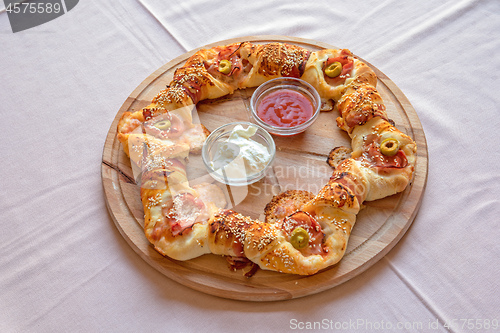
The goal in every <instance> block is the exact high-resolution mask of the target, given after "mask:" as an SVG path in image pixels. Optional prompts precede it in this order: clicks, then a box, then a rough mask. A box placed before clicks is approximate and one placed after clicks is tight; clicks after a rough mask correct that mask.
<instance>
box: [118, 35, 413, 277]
mask: <svg viewBox="0 0 500 333" xmlns="http://www.w3.org/2000/svg"><path fill="white" fill-rule="evenodd" d="M222 62H224V64H225V65H227V66H228V67H227V66H226V68H228V70H227V71H224V70H221V69H220V68H219V65H220V64H221V63H222ZM332 62H339V63H340V64H341V65H342V68H341V72H340V74H339V75H338V76H336V77H329V76H328V75H326V74H325V68H326V67H327V65H328V64H330V63H332ZM221 68H222V67H221ZM283 76H289V77H297V78H301V79H303V80H305V81H307V82H308V83H310V84H311V85H312V86H313V87H315V88H316V90H317V91H318V92H319V94H320V97H321V99H322V100H323V103H324V104H325V105H330V106H332V105H335V108H336V109H338V111H339V113H340V115H339V116H338V118H337V124H338V127H339V128H341V129H343V130H345V131H346V132H347V133H348V135H349V136H350V137H351V139H352V147H351V148H352V149H348V148H337V149H334V150H332V152H331V153H330V155H329V159H328V164H329V165H331V166H332V167H333V168H334V170H333V173H332V176H331V177H330V179H329V181H328V183H327V184H326V185H325V186H324V187H323V188H322V189H321V190H320V191H319V193H316V194H311V193H308V192H305V191H287V192H285V193H281V194H279V195H278V196H276V197H275V198H274V199H273V200H272V201H271V202H270V203H269V204H268V205H267V206H266V209H265V216H266V219H265V221H259V220H254V219H251V218H249V217H247V216H243V215H242V214H240V213H238V212H235V211H232V210H229V209H224V208H225V205H226V201H225V197H224V194H223V193H222V190H221V189H220V188H219V187H218V186H217V185H215V184H199V185H196V186H192V185H191V184H190V183H189V181H188V178H187V174H186V163H187V160H188V157H189V154H190V153H199V152H200V150H201V147H202V145H203V142H204V139H205V138H206V136H207V135H208V131H207V129H206V128H205V127H204V126H203V125H201V124H198V123H196V122H195V121H194V120H193V117H192V109H193V108H194V106H195V105H196V103H198V102H199V101H201V100H204V99H212V98H218V97H221V96H224V95H227V94H231V93H233V92H234V91H235V90H236V89H245V88H248V87H255V86H258V85H260V84H262V83H264V82H266V81H267V80H270V79H273V78H277V77H283ZM376 83H377V77H376V75H375V73H374V72H373V71H372V70H371V69H370V68H369V67H368V66H367V65H366V64H365V63H363V62H362V61H360V60H359V59H357V58H356V57H355V56H353V55H352V53H351V52H350V51H349V50H347V49H338V50H320V51H316V52H311V51H309V50H306V49H304V48H302V47H299V46H295V45H291V44H286V43H269V44H263V45H261V44H253V43H249V42H243V43H234V44H230V45H223V46H216V47H213V48H211V49H203V50H200V51H198V52H196V53H195V54H193V55H192V56H191V57H190V58H189V59H188V60H187V62H186V63H185V64H184V65H183V66H181V67H180V68H178V69H177V70H176V71H175V74H174V79H173V81H172V82H171V83H170V84H169V85H168V86H167V87H166V88H165V89H164V90H162V91H160V92H159V93H158V95H157V96H156V97H155V98H154V99H153V100H152V102H151V104H150V105H148V106H147V107H145V108H144V109H142V110H139V111H136V112H125V113H124V114H123V116H122V117H121V119H120V121H119V123H118V139H119V140H120V142H121V143H122V144H123V149H124V151H125V153H126V154H127V155H128V156H129V157H130V160H131V163H132V166H133V168H135V170H137V174H136V176H137V178H140V182H141V199H142V203H143V207H144V214H145V215H144V220H145V221H144V230H145V235H146V237H147V239H148V240H149V241H150V242H151V243H152V244H153V246H154V247H155V249H156V250H158V251H159V252H160V253H162V254H163V255H166V256H169V257H171V258H173V259H177V260H189V259H191V258H195V257H198V256H200V255H203V254H206V253H213V254H217V255H224V256H230V257H236V258H247V259H248V260H250V261H252V262H253V263H255V264H257V265H259V267H260V268H262V269H267V270H274V271H278V272H283V273H290V274H301V275H310V274H315V273H316V272H318V271H319V270H321V269H324V268H327V267H329V266H331V265H334V264H336V263H337V262H339V260H341V258H342V257H343V255H344V253H345V250H346V247H347V243H348V240H349V236H350V233H351V230H352V228H353V226H354V224H355V221H356V216H357V214H358V212H359V210H360V209H361V205H362V203H363V202H364V201H365V200H376V199H380V198H383V197H386V196H389V195H392V194H395V193H397V192H400V191H402V190H404V189H405V188H406V186H407V185H408V183H409V182H410V181H411V179H412V177H413V171H414V165H415V154H416V144H415V142H414V141H413V140H412V139H411V138H410V137H409V136H407V135H406V134H404V133H402V132H401V131H399V130H398V129H397V128H396V127H395V126H394V122H393V121H392V120H390V119H389V118H388V117H387V113H386V108H385V105H384V102H383V100H382V98H381V96H380V94H379V93H378V91H377V89H376ZM324 109H331V107H325V108H324ZM387 140H389V141H391V142H392V143H391V146H390V147H391V148H393V149H394V147H395V146H396V149H395V150H393V151H392V152H391V153H390V154H389V153H388V152H387V150H385V146H384V145H385V142H387ZM383 146H384V147H383ZM383 148H384V149H383ZM325 153H326V152H325ZM297 230H299V231H300V232H301V233H302V236H304V235H305V236H307V237H306V238H304V237H302V238H301V241H302V244H298V243H297V239H298V238H297V237H296V232H297ZM304 239H305V241H304Z"/></svg>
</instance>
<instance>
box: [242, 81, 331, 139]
mask: <svg viewBox="0 0 500 333" xmlns="http://www.w3.org/2000/svg"><path fill="white" fill-rule="evenodd" d="M320 107H321V98H320V97H319V94H318V92H317V91H316V89H314V87H313V86H311V85H310V84H309V83H307V82H305V81H303V80H301V79H297V78H291V77H283V78H277V79H272V80H269V81H267V82H265V83H263V84H262V85H260V86H259V87H258V88H257V89H256V90H255V91H254V93H253V94H252V98H251V99H250V109H251V112H252V117H253V119H254V120H255V122H256V123H257V124H258V125H260V126H261V127H263V128H264V129H265V130H266V131H268V132H269V133H271V134H275V135H279V136H289V135H295V134H299V133H301V132H304V131H305V130H306V129H307V128H308V127H309V126H311V125H312V124H313V123H314V121H315V120H316V119H317V118H318V116H319V109H320Z"/></svg>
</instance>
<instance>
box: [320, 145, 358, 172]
mask: <svg viewBox="0 0 500 333" xmlns="http://www.w3.org/2000/svg"><path fill="white" fill-rule="evenodd" d="M351 153H352V149H351V148H348V147H344V146H340V147H335V148H333V149H332V150H331V151H330V153H329V154H328V158H327V160H326V163H328V165H329V166H331V167H332V168H334V169H335V168H337V166H338V165H339V164H340V163H341V162H342V161H343V160H345V159H348V158H349V157H351Z"/></svg>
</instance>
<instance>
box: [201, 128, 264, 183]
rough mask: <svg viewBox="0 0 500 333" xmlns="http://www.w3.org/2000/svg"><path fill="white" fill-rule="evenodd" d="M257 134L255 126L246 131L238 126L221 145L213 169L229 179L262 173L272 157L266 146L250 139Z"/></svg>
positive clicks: (215, 156) (215, 155)
mask: <svg viewBox="0 0 500 333" xmlns="http://www.w3.org/2000/svg"><path fill="white" fill-rule="evenodd" d="M256 132H257V127H255V126H248V128H246V129H244V128H243V126H241V125H236V126H235V127H234V129H233V131H232V132H231V134H230V135H229V138H228V139H227V140H226V141H224V142H222V143H220V144H219V147H218V150H217V151H216V152H215V154H214V159H213V160H212V161H211V162H210V164H211V167H212V168H213V169H214V170H215V171H216V172H217V173H218V174H220V175H221V176H224V177H227V178H246V177H247V176H249V175H252V174H255V173H258V172H259V171H262V170H263V169H264V167H265V166H266V164H267V163H268V162H269V160H270V159H271V155H270V154H269V151H268V150H267V148H266V147H265V146H264V145H262V144H260V143H258V142H256V141H254V140H252V139H250V138H251V137H252V136H253V135H255V133H256ZM224 173H225V175H224Z"/></svg>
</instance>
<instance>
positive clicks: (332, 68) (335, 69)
mask: <svg viewBox="0 0 500 333" xmlns="http://www.w3.org/2000/svg"><path fill="white" fill-rule="evenodd" d="M340 73H342V64H341V63H340V62H338V61H335V62H332V63H331V64H330V65H328V66H326V68H325V74H326V76H328V77H337V76H339V75H340Z"/></svg>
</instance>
